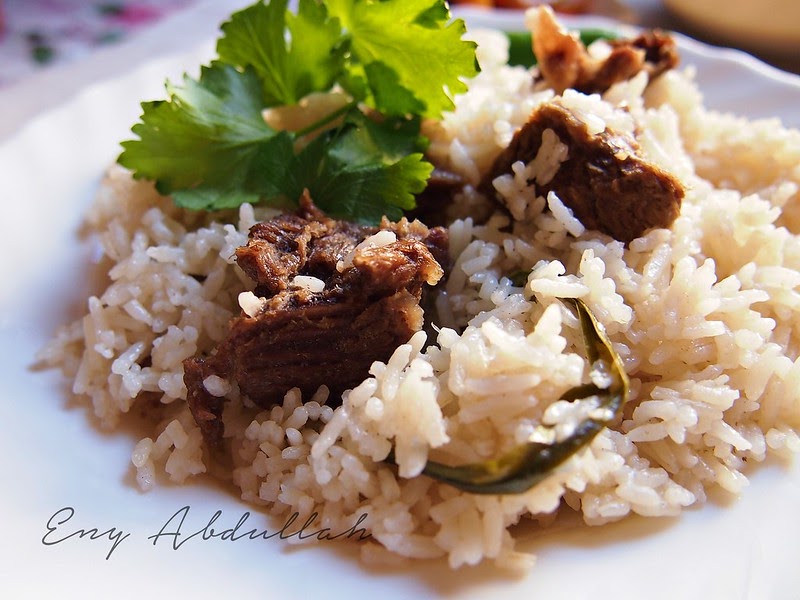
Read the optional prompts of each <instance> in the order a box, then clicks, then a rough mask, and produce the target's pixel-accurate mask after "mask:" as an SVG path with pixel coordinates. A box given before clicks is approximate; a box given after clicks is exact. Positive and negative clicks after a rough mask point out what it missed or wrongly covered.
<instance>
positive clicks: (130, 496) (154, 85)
mask: <svg viewBox="0 0 800 600" xmlns="http://www.w3.org/2000/svg"><path fill="white" fill-rule="evenodd" d="M482 18H484V19H485V17H482ZM491 19H493V20H492V21H491V24H499V25H509V23H508V22H507V21H503V19H507V16H501V17H497V18H496V17H491ZM485 22H486V21H485V20H484V21H482V22H481V23H485ZM197 25H198V29H197V31H203V30H202V29H201V28H200V24H197ZM207 25H208V24H207V23H205V24H204V25H203V26H204V27H206V28H207ZM182 26H184V27H185V26H186V24H185V23H184V24H183V25H182ZM171 33H174V32H170V31H169V29H167V30H165V33H164V35H169V34H171ZM184 34H185V32H184ZM195 41H200V40H198V39H195ZM680 45H681V48H682V51H683V56H684V62H685V63H686V64H694V65H696V67H697V69H698V77H699V79H700V80H701V81H703V82H704V84H705V85H704V89H705V91H706V94H707V97H708V102H709V103H710V104H711V105H712V106H715V107H717V108H720V109H724V110H734V109H735V110H737V111H738V112H740V113H743V114H747V115H750V116H753V117H761V116H769V115H780V116H781V117H783V118H784V120H785V121H786V122H787V123H788V124H791V125H794V126H800V108H798V107H800V78H796V77H792V76H788V75H785V74H781V73H779V72H777V71H775V70H773V69H770V68H769V67H765V66H764V65H761V64H760V63H756V62H755V61H753V60H751V59H750V58H748V57H745V56H744V55H741V54H736V53H732V52H720V51H718V50H715V49H712V48H708V47H706V46H702V45H700V44H697V43H694V42H691V41H688V40H686V39H684V38H680ZM192 48H194V49H192V50H190V51H188V52H186V53H183V54H178V55H173V56H171V57H169V58H166V59H161V60H159V61H157V62H155V63H152V62H151V63H148V64H146V65H144V66H138V67H136V68H135V69H133V70H129V71H128V72H127V74H125V75H123V76H121V77H119V78H117V79H113V80H110V81H107V82H105V83H102V84H99V85H94V86H91V87H89V88H88V89H86V90H85V91H84V92H82V93H80V94H79V95H77V96H76V97H75V98H73V99H72V100H70V101H68V102H66V103H64V104H63V105H61V106H59V107H58V108H56V109H53V110H50V111H48V112H45V113H44V114H41V115H40V116H38V117H37V118H35V119H32V120H31V121H30V122H28V123H27V124H26V126H24V127H23V128H21V129H20V131H19V132H18V134H17V135H15V136H14V137H12V138H9V139H7V140H6V141H5V142H4V143H3V144H2V145H0V198H2V203H3V212H4V214H3V216H2V219H0V272H1V273H2V274H3V276H4V283H3V285H2V287H0V402H1V403H0V456H2V467H3V470H2V473H3V485H2V493H0V518H1V519H2V520H1V521H0V522H2V526H0V597H4V598H11V597H13V598H34V597H36V598H40V597H50V596H52V597H67V598H71V597H82V598H86V597H89V598H99V597H116V598H131V597H143V596H147V597H167V596H168V594H177V596H176V597H180V598H188V597H195V598H206V597H217V596H219V595H221V594H224V597H228V598H242V597H244V595H245V594H248V595H250V594H252V595H255V596H257V597H266V598H273V597H274V598H281V599H286V598H305V597H322V596H323V595H324V596H327V597H333V598H356V597H362V594H363V596H364V597H368V598H369V597H374V596H375V595H377V594H380V597H381V598H382V600H389V599H390V598H409V597H415V596H416V597H419V596H422V597H436V596H446V597H450V598H495V597H501V596H500V594H502V597H504V598H509V599H513V598H606V597H610V596H611V595H612V594H613V595H614V597H615V598H620V599H634V598H637V599H638V598H643V597H647V598H670V599H673V598H682V599H683V598H698V599H699V598H703V599H707V598H758V599H765V598H789V597H797V596H796V594H797V590H798V589H800V570H798V569H797V568H796V561H797V556H799V555H800V536H798V535H797V534H798V533H800V511H798V510H797V507H798V506H800V468H798V465H797V461H796V462H795V464H794V465H781V464H774V463H773V464H768V465H760V466H759V467H758V468H757V469H754V473H753V476H752V478H751V479H752V484H751V486H750V487H749V488H748V489H747V490H746V493H745V494H744V495H743V497H742V498H741V499H738V500H730V501H718V502H712V503H710V504H708V505H706V506H704V507H701V508H699V509H697V510H691V511H688V512H687V513H686V514H684V515H683V516H682V517H681V518H678V519H650V520H647V519H638V518H634V519H629V520H626V521H624V522H622V523H619V524H615V525H610V526H605V527H602V528H593V529H591V528H582V527H578V528H574V529H569V530H566V531H561V532H555V531H551V532H545V533H536V532H534V531H530V532H528V533H524V534H523V537H524V541H523V542H522V544H521V546H522V548H523V549H527V550H531V551H535V552H536V553H537V554H538V555H539V562H538V565H537V567H536V568H535V569H534V571H533V572H532V573H530V574H529V575H528V576H526V577H524V578H521V579H517V578H509V577H508V576H507V575H505V574H503V573H498V572H497V571H495V570H494V569H493V568H492V567H491V565H484V566H482V567H480V568H475V569H462V570H460V571H458V572H456V573H452V572H450V571H449V570H448V569H447V567H446V566H445V565H443V564H442V563H439V562H437V563H433V564H422V563H409V564H406V565H401V566H399V567H397V568H392V569H386V570H382V571H379V572H376V571H371V570H370V569H368V568H366V567H364V566H362V565H361V564H359V563H358V561H357V560H356V559H355V554H354V552H353V551H352V549H351V548H348V547H341V546H336V545H334V544H332V543H323V544H320V545H318V546H316V547H305V548H302V549H298V548H295V547H294V546H291V545H289V543H287V542H284V541H280V540H277V539H272V540H269V541H263V540H262V541H248V540H240V541H237V542H231V541H227V542H226V541H221V540H217V539H214V540H208V541H203V540H201V539H198V538H194V539H192V540H189V541H187V542H186V543H185V544H184V545H183V546H181V547H180V548H179V549H178V550H174V549H173V548H172V547H171V546H170V540H169V539H166V538H161V539H160V541H158V543H157V544H156V545H155V546H154V545H153V542H152V540H150V539H148V538H149V536H152V535H154V534H156V533H158V532H159V530H160V529H161V528H162V526H164V525H165V524H166V523H167V522H168V521H169V520H170V517H171V516H172V515H173V514H175V513H176V511H178V510H179V509H181V508H182V507H184V506H190V507H191V508H190V511H189V514H188V517H187V519H186V522H185V524H184V527H183V529H182V531H183V532H184V534H188V532H191V531H195V530H198V529H200V528H202V527H203V526H204V525H205V523H207V522H208V520H209V519H210V518H211V517H212V516H213V514H214V513H215V511H217V510H221V511H222V515H221V516H220V517H219V519H218V521H217V523H216V526H217V529H224V528H226V527H233V526H234V525H235V524H236V522H237V521H238V520H239V519H240V517H241V516H242V515H243V514H244V513H245V511H253V514H252V515H250V517H249V521H248V523H249V524H252V525H253V526H257V527H262V528H263V527H270V528H272V527H273V525H274V523H271V522H267V521H265V520H264V519H263V518H261V517H260V516H259V515H258V513H257V510H256V509H253V508H252V507H250V506H247V505H245V504H243V503H242V502H241V501H239V500H238V499H237V497H236V495H235V494H234V493H232V492H230V491H229V490H223V489H220V488H219V487H214V486H211V485H208V483H207V482H205V483H204V482H198V483H196V484H193V485H191V486H184V487H171V486H167V487H161V488H158V489H156V490H154V491H152V492H150V493H147V494H143V493H140V492H139V491H137V488H136V486H135V483H134V481H133V477H132V474H131V469H130V467H129V462H128V460H129V458H128V457H129V454H130V450H131V448H132V446H133V444H134V443H135V441H136V439H137V435H136V432H135V431H132V430H129V429H124V428H123V429H122V430H121V431H118V432H115V433H110V434H109V433H102V432H99V431H98V430H97V429H96V428H95V427H94V425H93V423H92V419H91V418H90V417H89V416H88V411H87V410H86V409H85V408H80V407H74V406H69V404H68V402H67V400H66V397H67V393H66V389H65V385H64V382H63V381H62V380H61V379H60V378H59V376H58V374H56V373H53V372H34V371H32V370H31V368H30V367H31V365H32V363H33V360H34V359H33V356H34V354H35V352H36V351H37V350H38V349H39V348H41V347H42V345H43V344H44V343H45V341H46V340H47V339H48V338H49V337H50V336H51V335H52V333H53V331H54V329H55V328H56V327H57V326H58V325H59V324H62V323H64V322H66V321H67V320H69V319H71V318H74V317H75V316H76V315H78V314H79V313H80V312H81V310H82V304H83V302H84V301H85V298H86V293H87V289H88V288H89V286H90V281H89V280H88V277H89V275H88V273H89V269H87V266H86V265H87V263H88V262H89V261H90V259H91V256H89V252H90V251H89V249H88V248H87V247H86V246H85V245H82V244H81V243H80V241H79V239H78V237H77V231H78V226H79V223H80V220H81V215H82V213H83V211H84V210H85V208H86V207H87V205H88V204H89V202H90V201H91V198H92V194H93V192H94V190H95V188H96V186H97V183H98V180H99V178H100V176H101V173H102V171H103V169H104V168H105V166H106V165H107V164H108V163H109V162H111V161H113V160H114V158H115V157H116V154H117V151H118V146H117V144H118V141H119V140H121V139H124V138H126V137H127V132H128V129H129V127H130V126H131V124H132V123H133V122H134V120H135V118H136V117H137V114H138V101H139V99H142V98H151V97H155V96H157V95H159V94H160V90H161V84H162V81H163V79H164V76H165V75H171V76H174V75H175V74H176V73H180V72H181V70H183V69H189V70H190V71H195V70H196V65H197V64H198V62H199V61H200V60H202V59H205V58H206V56H205V54H204V52H206V51H207V48H208V45H207V44H195V45H194V46H192ZM51 89H52V87H50V81H48V79H47V78H46V77H45V78H42V79H40V80H39V88H38V89H37V88H35V87H34V88H33V89H32V88H30V87H28V88H27V89H26V90H25V91H24V93H21V94H20V95H19V96H18V97H17V98H16V99H17V101H19V102H24V101H25V94H27V93H31V92H32V91H33V92H38V93H41V94H46V93H48V92H49V90H51ZM14 93H15V92H13V91H12V92H11V94H12V95H13V94H14ZM6 99H8V97H7V98H6ZM12 99H13V98H12ZM67 507H72V508H73V509H74V514H73V516H72V518H71V519H70V520H68V521H66V522H64V523H63V524H62V525H61V526H60V527H59V528H58V529H57V530H56V532H55V533H53V534H50V537H49V538H46V541H55V540H57V539H59V538H60V537H62V536H63V535H66V534H68V533H72V532H76V531H78V530H81V529H83V530H89V529H91V528H95V527H96V528H98V530H97V532H96V534H95V537H98V538H99V539H94V540H92V539H90V537H91V536H90V535H86V536H84V537H83V538H80V537H78V536H77V535H75V536H73V537H71V538H69V539H66V540H65V541H63V542H61V543H59V544H55V545H45V544H44V543H43V538H44V536H45V534H47V533H48V531H47V523H48V521H49V520H50V522H51V523H52V524H56V522H58V521H61V520H63V519H64V518H65V517H66V516H67V513H66V512H60V513H59V512H58V511H60V510H61V509H65V508H67ZM57 513H58V514H57ZM56 514H57V516H56V517H55V518H54V519H51V518H52V517H53V516H54V515H56ZM172 523H173V525H174V523H175V521H173V522H172ZM111 528H115V530H114V532H112V533H108V530H109V529H111ZM120 530H121V531H123V532H125V533H127V534H129V535H128V537H126V538H125V539H123V540H121V542H120V543H119V544H118V545H117V547H116V548H115V549H114V551H113V553H112V554H111V556H110V558H109V559H108V560H106V556H107V554H108V552H109V550H110V549H111V546H112V542H111V539H110V538H111V537H112V536H114V535H115V534H116V533H117V532H119V531H120Z"/></svg>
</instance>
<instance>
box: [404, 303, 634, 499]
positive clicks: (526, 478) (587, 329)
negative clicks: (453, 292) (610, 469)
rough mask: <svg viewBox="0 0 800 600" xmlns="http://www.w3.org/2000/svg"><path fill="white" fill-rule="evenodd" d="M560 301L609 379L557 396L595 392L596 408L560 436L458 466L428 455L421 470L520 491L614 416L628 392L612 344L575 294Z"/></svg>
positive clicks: (463, 485)
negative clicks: (602, 385)
mask: <svg viewBox="0 0 800 600" xmlns="http://www.w3.org/2000/svg"><path fill="white" fill-rule="evenodd" d="M562 302H564V303H565V304H571V305H572V306H573V307H574V309H575V311H576V312H577V315H578V318H579V319H580V323H581V329H582V332H583V338H584V344H585V347H586V357H587V360H588V362H589V364H590V365H595V364H597V362H598V361H603V363H604V364H605V365H606V366H607V367H608V368H609V373H610V375H611V380H612V382H611V385H610V386H609V387H608V388H605V389H601V388H599V387H597V386H596V385H594V384H587V385H582V386H579V387H576V388H573V389H571V390H569V391H567V392H566V393H565V394H564V395H563V396H562V397H561V399H562V400H567V401H575V400H579V399H585V398H590V397H592V396H597V397H598V398H600V406H599V407H598V409H599V410H596V411H593V416H591V417H590V418H587V419H586V420H585V421H583V422H581V423H579V424H578V425H577V427H576V428H575V431H574V432H573V433H572V434H571V435H570V436H568V437H567V438H565V439H563V440H561V441H556V442H554V443H552V444H544V443H539V442H529V443H527V444H522V445H520V446H517V447H516V448H514V449H513V450H511V451H510V452H508V453H506V454H504V455H502V456H500V457H498V458H496V459H492V460H487V461H484V462H479V463H472V464H467V465H461V466H452V467H451V466H447V465H444V464H441V463H437V462H434V461H428V462H427V464H426V465H425V468H424V470H423V473H424V474H425V475H428V476H429V477H432V478H434V479H437V480H438V481H441V482H443V483H448V484H450V485H452V486H455V487H457V488H459V489H461V490H464V491H467V492H472V493H475V494H515V493H522V492H525V491H527V490H529V489H530V488H532V487H533V486H534V485H536V484H537V483H539V482H541V481H542V480H544V479H545V478H546V477H548V476H549V475H551V474H552V472H553V469H555V468H556V467H558V466H559V465H560V464H562V463H564V462H565V461H566V460H567V459H569V457H571V456H572V455H574V454H575V453H576V452H578V451H580V450H581V449H582V448H585V447H586V446H587V445H588V444H589V443H590V442H591V441H592V439H594V437H595V436H596V435H597V434H598V433H600V431H602V430H603V429H604V428H605V427H606V426H607V425H608V424H609V423H610V422H611V421H613V420H614V419H615V418H617V417H618V416H619V414H620V412H621V410H622V407H623V405H624V404H625V402H626V401H627V398H628V394H629V382H628V376H627V375H626V373H625V369H624V367H623V365H622V361H621V360H620V358H619V356H618V355H617V354H616V352H614V350H613V349H612V347H611V342H610V341H609V340H608V338H607V337H606V335H605V333H604V331H603V329H602V326H601V325H600V324H599V323H598V322H597V320H596V319H595V317H594V315H592V313H591V312H590V311H589V309H588V308H587V307H586V305H585V304H584V303H583V302H582V301H581V300H578V299H569V300H562ZM390 460H393V458H391V457H390Z"/></svg>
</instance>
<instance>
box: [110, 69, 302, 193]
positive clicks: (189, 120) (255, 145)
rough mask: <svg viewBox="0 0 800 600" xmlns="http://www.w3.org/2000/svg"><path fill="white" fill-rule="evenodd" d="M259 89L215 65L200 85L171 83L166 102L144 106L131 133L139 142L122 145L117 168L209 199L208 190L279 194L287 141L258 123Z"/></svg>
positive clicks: (249, 76)
mask: <svg viewBox="0 0 800 600" xmlns="http://www.w3.org/2000/svg"><path fill="white" fill-rule="evenodd" d="M260 87H261V86H260V82H259V80H258V78H257V77H256V76H255V74H254V73H253V71H252V69H247V70H245V71H243V72H240V71H238V70H236V69H235V68H233V67H231V66H228V65H223V64H220V63H213V64H212V65H211V66H210V67H205V68H203V70H202V72H201V75H200V80H199V81H195V80H193V79H191V78H190V77H188V76H184V78H183V84H182V85H173V84H171V83H168V84H167V91H168V94H169V99H168V100H166V101H158V102H145V103H143V104H142V108H143V111H144V112H143V114H142V117H141V119H142V120H141V122H140V123H137V124H136V125H134V127H133V129H132V131H133V133H134V134H136V135H137V136H138V137H139V139H138V140H130V141H127V142H123V143H122V147H123V152H122V154H121V155H120V157H119V159H118V160H119V163H120V164H121V165H123V166H125V167H127V168H129V169H131V170H132V171H133V172H134V174H135V175H136V177H139V178H141V177H144V178H147V179H151V180H153V181H155V182H156V185H157V187H158V189H159V191H160V192H162V193H165V194H168V193H171V192H173V191H175V190H187V189H194V188H198V187H199V188H205V189H206V192H204V195H205V197H207V198H209V199H210V198H211V197H212V196H211V195H209V194H212V191H213V190H216V191H217V193H218V194H224V193H231V194H235V195H238V196H241V197H249V198H252V197H256V198H257V197H259V196H272V195H276V194H277V193H278V192H279V190H277V189H276V188H275V187H274V184H273V183H272V182H273V181H274V180H275V179H279V178H280V177H281V175H282V173H283V171H284V170H285V164H284V161H285V159H284V158H282V157H283V156H284V155H285V153H286V152H289V153H290V154H291V152H292V141H291V137H290V135H289V134H288V133H286V132H277V131H275V130H274V129H272V128H271V127H269V126H268V125H267V124H266V123H265V122H264V119H263V118H262V117H261V100H260V98H261V90H260ZM198 202H199V200H198V199H197V198H195V199H193V200H192V201H191V202H190V204H191V205H192V206H193V207H195V206H194V205H195V204H197V203H198ZM229 202H230V201H224V200H222V201H221V203H222V205H225V206H228V205H230V204H229ZM207 204H208V205H207V206H206V207H211V206H213V205H217V206H218V205H220V202H217V201H215V202H213V203H211V202H208V203H207Z"/></svg>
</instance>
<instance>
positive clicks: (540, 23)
mask: <svg viewBox="0 0 800 600" xmlns="http://www.w3.org/2000/svg"><path fill="white" fill-rule="evenodd" d="M535 19H536V20H535V24H534V30H533V51H534V54H535V55H536V57H537V59H538V64H539V73H540V74H541V76H542V77H543V78H544V80H545V81H546V82H547V84H548V85H549V86H550V87H552V88H553V89H554V90H555V91H556V92H557V93H559V94H560V93H562V92H563V91H564V90H565V89H567V88H573V89H576V90H578V91H580V92H583V93H585V94H590V93H595V92H597V93H602V92H604V91H606V90H607V89H608V88H609V87H611V86H612V85H613V84H615V83H617V82H619V81H626V80H628V79H630V78H631V77H633V76H634V75H636V74H637V73H639V72H640V71H642V70H644V71H646V72H647V74H648V76H649V78H650V80H652V79H654V78H655V77H657V76H658V75H660V74H661V73H663V72H664V71H667V70H669V69H672V68H674V67H675V66H676V65H677V64H678V61H679V55H678V50H677V46H676V45H675V42H674V40H673V39H672V38H671V37H670V36H669V35H667V34H665V33H663V32H660V31H649V32H645V33H642V34H641V35H639V36H638V37H636V38H634V39H619V40H612V41H610V42H609V45H610V46H611V52H610V53H609V55H608V56H607V57H604V58H603V59H597V58H594V57H592V56H591V55H590V54H589V52H588V51H587V50H586V47H585V46H584V45H583V43H582V42H581V41H580V38H578V36H577V35H575V34H571V33H569V32H568V31H567V30H566V29H564V28H563V27H562V26H561V25H560V24H559V23H558V22H557V21H556V19H555V17H554V16H553V13H552V11H551V10H549V9H547V8H541V9H539V10H538V12H537V13H536V17H535Z"/></svg>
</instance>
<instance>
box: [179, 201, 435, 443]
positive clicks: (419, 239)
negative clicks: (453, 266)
mask: <svg viewBox="0 0 800 600" xmlns="http://www.w3.org/2000/svg"><path fill="white" fill-rule="evenodd" d="M379 231H380V232H387V233H382V234H381V236H387V237H388V238H392V237H393V236H392V235H391V234H394V237H395V238H396V241H391V240H386V239H384V240H383V242H387V241H388V243H386V244H385V245H379V246H371V245H370V239H368V238H371V236H373V235H374V234H376V233H378V232H379ZM388 232H391V233H388ZM372 239H374V238H372ZM365 240H367V241H366V242H365V243H364V244H362V242H364V241H365ZM359 244H361V245H360V246H359ZM236 259H237V262H238V264H239V265H240V266H241V268H242V269H243V270H244V272H245V273H247V275H248V276H249V277H250V278H251V279H253V281H254V282H256V289H255V296H254V297H250V300H249V304H248V305H247V306H246V307H245V310H244V311H243V313H242V314H241V315H240V316H239V317H236V318H235V319H233V321H232V322H231V328H230V332H229V333H228V336H227V338H226V339H225V340H224V341H223V342H222V343H221V344H220V345H219V346H218V347H217V348H216V350H215V352H214V353H213V354H212V355H210V356H207V357H199V356H198V357H194V358H191V359H188V360H186V361H185V362H184V381H185V383H186V387H187V390H188V392H187V400H188V403H189V407H190V409H191V411H192V414H193V415H194V418H195V420H196V421H197V423H198V425H199V426H200V428H201V429H202V431H203V433H204V435H205V438H206V440H207V441H208V442H209V443H212V444H214V443H216V442H218V441H219V440H220V439H221V437H222V434H223V425H222V420H221V415H222V410H223V406H224V400H223V399H222V398H218V397H215V396H213V395H211V394H210V393H209V392H208V390H207V389H206V388H205V386H204V385H203V381H204V380H205V379H206V378H207V377H209V376H211V375H217V376H219V377H222V378H224V379H228V380H234V381H236V382H237V383H238V386H239V389H240V391H241V392H242V393H243V394H245V395H247V396H248V397H249V398H250V399H251V400H252V401H253V402H255V403H256V404H258V405H260V406H263V407H268V406H270V405H272V404H274V403H276V402H280V401H281V400H282V398H283V396H284V394H285V393H286V392H287V391H288V390H289V389H291V388H293V387H298V388H300V389H301V390H302V391H303V393H304V394H305V395H310V394H312V393H313V392H314V391H316V389H317V388H318V387H319V386H320V385H323V384H325V385H327V386H328V387H329V388H330V389H331V391H332V393H333V394H340V393H341V392H342V391H344V390H346V389H348V388H352V387H353V386H355V385H357V384H358V383H360V382H361V381H362V380H363V379H364V378H365V377H366V376H367V374H368V371H369V367H370V365H371V364H372V363H373V362H374V361H376V360H381V361H386V360H387V359H388V358H389V356H390V355H391V353H392V352H393V351H394V349H395V348H396V347H397V346H399V345H400V344H403V343H405V342H406V341H408V339H409V338H410V337H411V336H412V335H413V334H414V333H415V332H416V331H419V330H420V329H421V328H422V325H423V311H422V308H420V299H421V296H422V289H423V286H424V285H425V284H428V285H434V284H436V283H437V282H438V281H439V279H440V278H441V277H442V275H443V268H442V265H443V264H446V262H447V232H446V230H444V229H441V228H434V229H428V228H427V227H426V226H425V225H423V224H422V223H420V222H419V221H414V222H409V221H407V220H406V219H402V220H401V221H399V222H397V223H391V222H389V221H387V220H384V222H383V223H382V224H381V226H380V227H366V226H361V225H356V224H353V223H348V222H344V221H336V220H333V219H329V218H327V217H325V216H324V215H322V214H321V213H320V212H319V211H318V210H317V209H316V207H314V205H313V204H312V203H311V201H310V199H308V198H307V197H306V198H305V199H304V201H303V203H302V211H301V214H299V215H282V216H279V217H277V218H275V219H273V220H271V221H268V222H265V223H259V224H257V225H255V226H253V228H252V229H251V230H250V239H249V241H248V244H247V245H246V246H242V247H240V248H238V249H237V251H236ZM298 276H301V277H303V278H308V277H311V278H314V279H312V280H311V284H317V285H318V287H321V286H322V284H324V288H323V289H317V288H316V287H314V286H313V285H304V284H305V283H307V282H308V281H309V280H307V279H306V280H304V281H302V282H300V280H298V279H296V277H298ZM243 306H244V304H243Z"/></svg>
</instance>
